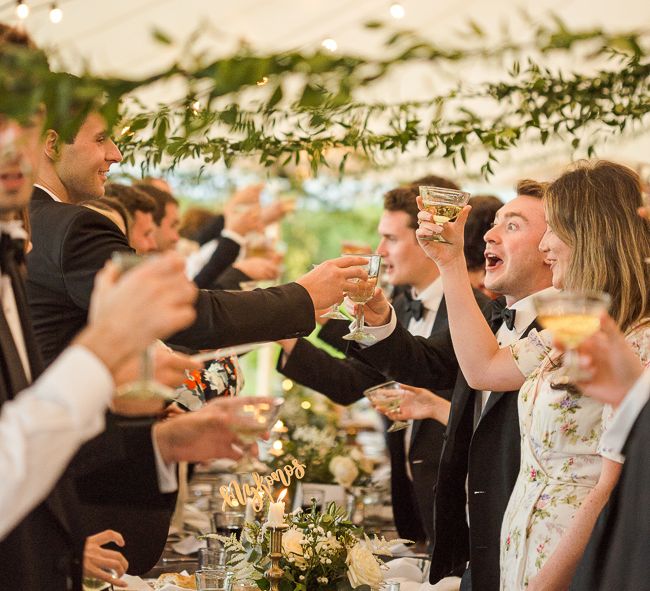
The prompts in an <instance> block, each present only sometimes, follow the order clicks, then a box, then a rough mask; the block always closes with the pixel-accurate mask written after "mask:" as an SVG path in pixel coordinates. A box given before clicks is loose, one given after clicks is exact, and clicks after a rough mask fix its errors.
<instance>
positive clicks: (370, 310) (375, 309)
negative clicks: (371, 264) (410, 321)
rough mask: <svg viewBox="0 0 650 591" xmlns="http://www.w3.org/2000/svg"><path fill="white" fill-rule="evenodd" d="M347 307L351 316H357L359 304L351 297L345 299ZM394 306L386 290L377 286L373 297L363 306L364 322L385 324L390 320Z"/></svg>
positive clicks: (372, 324) (376, 324) (378, 324)
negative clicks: (385, 293)
mask: <svg viewBox="0 0 650 591" xmlns="http://www.w3.org/2000/svg"><path fill="white" fill-rule="evenodd" d="M345 307H346V310H347V311H348V313H349V314H350V316H353V317H355V315H356V310H357V306H356V304H355V303H354V302H352V301H351V300H350V299H349V298H346V299H345ZM391 313H392V307H391V305H390V303H389V302H388V300H387V299H386V296H385V295H384V292H383V291H382V290H381V289H379V288H377V289H375V293H374V294H373V296H372V298H371V299H370V300H368V301H367V302H366V303H365V304H364V307H363V316H364V320H363V321H364V323H365V324H367V325H369V326H384V324H388V323H389V322H390V316H391Z"/></svg>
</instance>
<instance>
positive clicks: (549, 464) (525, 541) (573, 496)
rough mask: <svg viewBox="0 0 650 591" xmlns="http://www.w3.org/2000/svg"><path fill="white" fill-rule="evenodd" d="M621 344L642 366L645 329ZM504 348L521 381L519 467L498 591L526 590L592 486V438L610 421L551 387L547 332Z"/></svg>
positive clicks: (554, 365) (595, 473)
mask: <svg viewBox="0 0 650 591" xmlns="http://www.w3.org/2000/svg"><path fill="white" fill-rule="evenodd" d="M627 340H628V342H629V343H630V344H631V345H632V346H633V347H634V348H635V350H636V351H637V353H638V354H639V357H640V358H641V360H642V362H643V363H644V364H646V363H647V360H648V357H649V356H650V351H648V348H649V347H650V330H649V329H648V328H647V325H646V329H645V330H642V329H637V330H635V331H632V332H631V333H630V334H629V336H628V337H627ZM511 350H512V354H513V357H514V359H515V362H516V363H517V365H518V367H519V369H520V370H521V372H522V373H523V374H524V375H525V376H526V381H525V383H524V385H523V386H522V387H521V390H520V391H519V401H518V408H519V427H520V430H521V466H520V470H519V475H518V477H517V482H516V483H515V487H514V489H513V492H512V495H511V496H510V501H509V503H508V508H507V509H506V513H505V516H504V518H503V524H502V527H501V558H500V560H501V589H502V590H504V591H516V590H519V589H525V588H526V587H527V585H528V581H529V580H530V579H531V578H532V577H534V575H535V574H536V573H537V572H538V571H539V570H540V569H541V568H542V566H543V565H544V563H545V562H546V560H547V559H548V557H549V556H550V555H551V554H552V553H553V551H554V550H555V547H556V546H557V544H558V543H559V541H560V539H561V537H562V534H563V533H564V530H565V529H566V528H567V527H568V525H569V523H570V521H571V519H572V517H573V515H574V514H575V512H576V510H577V509H578V508H579V507H580V505H581V504H582V502H583V501H584V499H585V497H586V496H587V495H588V494H589V492H590V491H591V489H592V488H593V486H594V485H595V484H596V482H597V481H598V478H599V476H600V470H601V455H602V456H605V457H607V456H608V454H607V453H606V452H605V451H604V450H601V449H600V448H599V443H600V437H601V434H602V432H603V428H604V425H605V424H606V423H607V420H608V419H609V417H610V415H611V408H610V407H609V406H605V405H603V404H601V403H599V402H597V401H596V400H593V399H591V398H588V397H586V396H582V395H581V394H579V393H578V392H577V391H575V390H567V389H557V388H554V387H553V386H552V384H553V381H554V380H553V375H554V373H556V372H557V371H558V360H557V356H555V355H554V354H553V353H552V348H551V335H550V333H549V332H548V331H540V332H537V331H535V330H533V331H531V333H530V334H529V335H528V337H527V338H525V339H522V340H520V341H518V342H517V343H515V344H513V345H512V346H511ZM611 459H613V460H615V461H618V460H617V458H615V457H612V458H611Z"/></svg>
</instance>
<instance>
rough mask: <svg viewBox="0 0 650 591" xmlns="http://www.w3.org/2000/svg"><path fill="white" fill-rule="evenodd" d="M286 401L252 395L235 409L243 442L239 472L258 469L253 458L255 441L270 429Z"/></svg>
mask: <svg viewBox="0 0 650 591" xmlns="http://www.w3.org/2000/svg"><path fill="white" fill-rule="evenodd" d="M283 403H284V400H283V399H282V398H274V399H272V400H271V401H269V400H268V399H264V400H256V399H255V397H253V396H251V397H249V398H248V399H247V400H245V401H243V403H242V404H241V406H239V407H237V409H236V410H235V416H236V418H237V419H240V422H238V423H237V437H239V440H240V441H241V442H242V443H243V446H242V447H243V449H242V452H243V456H242V458H241V460H239V463H238V464H237V472H240V473H242V472H254V471H257V470H258V466H257V464H259V462H256V460H255V459H254V458H253V454H252V448H253V445H255V442H256V441H257V440H258V439H259V438H260V437H261V436H262V435H264V433H266V432H267V431H269V430H270V429H271V427H272V426H273V424H274V423H275V421H276V419H277V418H278V413H279V412H280V407H281V406H282V404H283Z"/></svg>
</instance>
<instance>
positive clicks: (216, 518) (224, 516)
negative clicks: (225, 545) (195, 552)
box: [199, 511, 246, 564]
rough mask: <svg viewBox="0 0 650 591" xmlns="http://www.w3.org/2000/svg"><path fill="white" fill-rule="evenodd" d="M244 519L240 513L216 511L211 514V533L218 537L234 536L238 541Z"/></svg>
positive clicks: (243, 515)
mask: <svg viewBox="0 0 650 591" xmlns="http://www.w3.org/2000/svg"><path fill="white" fill-rule="evenodd" d="M245 519H246V516H245V514H244V513H242V512H241V511H216V512H214V513H213V514H212V531H213V532H214V533H216V534H219V535H220V536H230V535H232V534H235V535H236V536H237V539H238V540H239V539H241V532H242V530H243V529H244V521H245ZM224 560H225V557H224ZM199 564H200V563H199Z"/></svg>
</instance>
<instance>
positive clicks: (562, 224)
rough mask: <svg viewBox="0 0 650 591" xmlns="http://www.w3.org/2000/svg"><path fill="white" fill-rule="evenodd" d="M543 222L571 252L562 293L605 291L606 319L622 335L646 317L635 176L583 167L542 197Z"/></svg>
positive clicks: (649, 238) (646, 235) (643, 242)
mask: <svg viewBox="0 0 650 591" xmlns="http://www.w3.org/2000/svg"><path fill="white" fill-rule="evenodd" d="M544 202H545V207H546V217H547V221H548V224H549V226H550V227H551V229H552V230H553V231H554V232H555V234H557V236H558V237H559V238H560V239H561V240H562V241H563V242H565V243H566V244H567V245H568V246H570V247H571V248H572V253H571V262H570V263H569V268H568V270H567V276H566V278H565V288H566V289H573V290H579V291H605V292H607V293H608V294H610V296H612V305H611V308H610V314H611V315H612V317H613V318H614V320H616V322H617V323H618V325H619V326H620V327H621V329H622V330H623V331H626V330H628V329H629V328H631V327H633V326H634V325H635V324H637V323H638V322H639V321H641V320H642V319H644V318H646V317H647V316H648V315H649V307H650V305H649V292H650V265H648V264H647V263H646V262H645V259H646V258H647V257H650V224H649V223H648V222H647V221H646V220H644V219H642V218H641V217H639V215H638V214H637V209H638V208H639V207H640V206H641V205H642V204H643V199H642V195H641V185H640V182H639V176H638V175H637V173H636V172H634V171H633V170H631V169H630V168H627V167H626V166H622V165H621V164H616V163H614V162H609V161H607V160H596V161H583V162H578V163H576V164H575V165H574V166H573V167H572V169H571V170H569V171H568V172H566V173H564V174H563V175H562V176H561V177H559V178H558V179H557V180H556V181H554V182H552V183H551V184H550V185H549V186H548V187H547V189H546V192H545V194H544Z"/></svg>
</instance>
